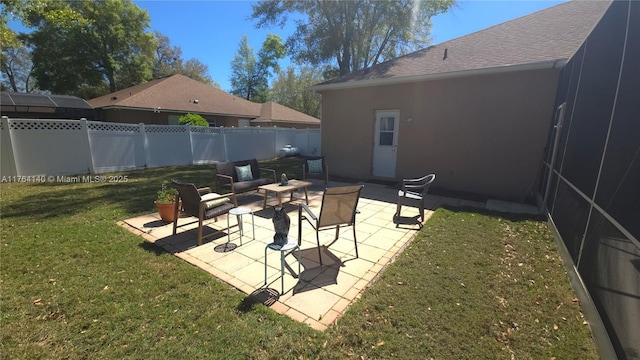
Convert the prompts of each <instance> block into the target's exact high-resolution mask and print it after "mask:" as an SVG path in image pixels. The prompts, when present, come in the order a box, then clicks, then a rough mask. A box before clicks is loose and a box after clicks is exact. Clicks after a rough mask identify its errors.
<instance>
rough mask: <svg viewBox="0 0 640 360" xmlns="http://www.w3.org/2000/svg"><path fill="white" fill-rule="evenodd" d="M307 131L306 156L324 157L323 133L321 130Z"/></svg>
mask: <svg viewBox="0 0 640 360" xmlns="http://www.w3.org/2000/svg"><path fill="white" fill-rule="evenodd" d="M306 130H307V135H308V137H307V147H308V148H307V151H308V152H307V153H305V155H314V156H320V155H322V132H321V131H320V129H306Z"/></svg>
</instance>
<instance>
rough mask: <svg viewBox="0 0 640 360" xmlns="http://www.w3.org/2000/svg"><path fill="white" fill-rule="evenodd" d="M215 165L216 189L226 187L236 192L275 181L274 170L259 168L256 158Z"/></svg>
mask: <svg viewBox="0 0 640 360" xmlns="http://www.w3.org/2000/svg"><path fill="white" fill-rule="evenodd" d="M215 165H216V182H217V185H218V189H224V188H228V189H230V190H231V192H233V193H236V194H237V193H240V192H243V191H247V190H249V189H253V188H257V187H258V186H261V185H266V184H272V183H275V182H276V171H275V170H273V169H265V168H260V165H258V161H257V160H256V159H251V160H239V161H229V162H219V163H216V164H215ZM249 170H250V171H249ZM263 174H264V175H263Z"/></svg>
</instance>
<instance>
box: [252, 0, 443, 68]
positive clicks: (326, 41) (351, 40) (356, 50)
mask: <svg viewBox="0 0 640 360" xmlns="http://www.w3.org/2000/svg"><path fill="white" fill-rule="evenodd" d="M454 2H455V0H386V1H383V0H354V1H322V0H306V1H288V0H266V1H262V2H259V3H256V4H254V5H252V8H253V13H252V18H253V19H256V20H258V23H257V25H256V27H259V28H260V27H269V26H273V25H279V26H283V25H284V24H285V23H286V22H287V21H288V16H289V15H295V14H301V15H304V16H306V18H307V19H306V21H298V23H297V24H298V25H297V27H296V31H295V32H294V34H293V35H291V36H290V37H289V38H288V39H287V41H286V46H287V48H288V49H289V54H290V55H291V56H292V57H293V58H294V60H296V61H298V62H300V63H304V62H308V63H310V64H312V65H322V64H326V63H328V62H333V64H334V65H335V64H337V67H338V70H339V74H340V75H344V74H346V73H349V72H351V71H356V70H360V69H365V68H367V67H370V66H372V65H375V64H377V63H379V62H382V61H385V60H388V59H391V58H394V57H397V56H400V55H403V54H406V53H408V52H410V51H415V50H417V49H419V48H422V47H425V46H426V45H428V43H429V33H430V30H431V21H430V19H431V17H432V16H434V15H437V14H440V13H443V12H446V11H447V10H448V9H449V8H450V7H451V6H453V4H454Z"/></svg>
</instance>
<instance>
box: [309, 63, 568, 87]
mask: <svg viewBox="0 0 640 360" xmlns="http://www.w3.org/2000/svg"><path fill="white" fill-rule="evenodd" d="M566 63H567V59H555V60H544V61H537V62H532V63H525V64H513V65H503V66H494V67H487V68H479V69H468V70H459V71H450V72H443V73H435V74H434V73H432V74H421V75H411V76H397V77H389V78H377V79H365V80H354V81H346V82H341V83H332V84H318V85H314V86H311V87H310V88H309V89H311V90H314V91H319V92H322V91H325V90H340V89H351V88H359V87H371V86H382V85H395V84H406V83H412V82H419V81H429V80H443V79H453V78H459V77H465V76H475V75H491V74H500V73H508V72H514V71H528V70H541V69H552V68H553V69H557V70H559V69H562V68H563V67H564V66H565V64H566Z"/></svg>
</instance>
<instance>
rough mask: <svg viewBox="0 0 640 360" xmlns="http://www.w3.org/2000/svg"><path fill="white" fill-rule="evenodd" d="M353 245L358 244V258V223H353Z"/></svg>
mask: <svg viewBox="0 0 640 360" xmlns="http://www.w3.org/2000/svg"><path fill="white" fill-rule="evenodd" d="M353 245H355V246H356V259H357V258H358V241H357V240H356V224H353Z"/></svg>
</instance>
